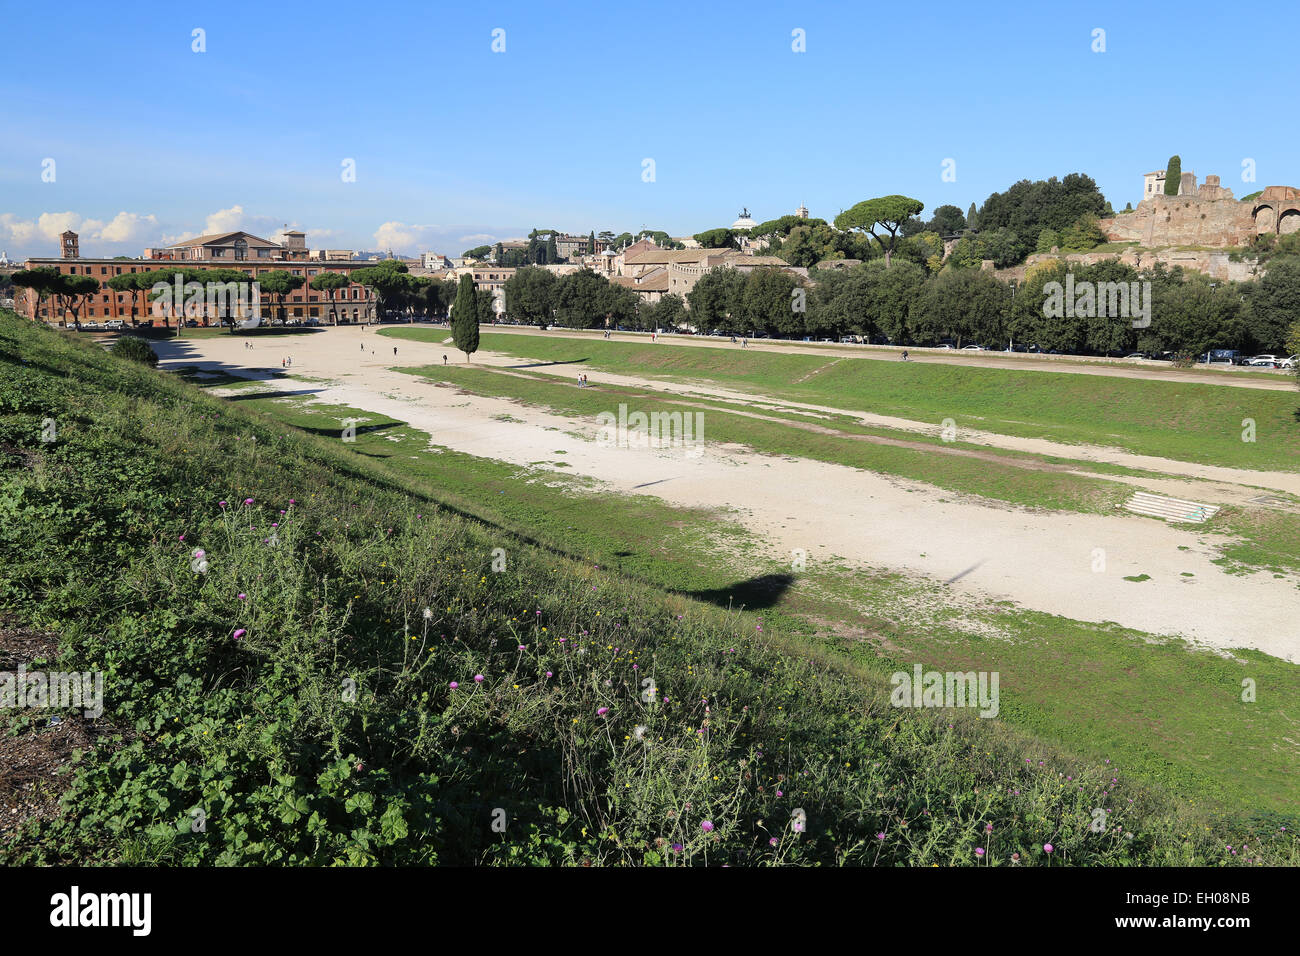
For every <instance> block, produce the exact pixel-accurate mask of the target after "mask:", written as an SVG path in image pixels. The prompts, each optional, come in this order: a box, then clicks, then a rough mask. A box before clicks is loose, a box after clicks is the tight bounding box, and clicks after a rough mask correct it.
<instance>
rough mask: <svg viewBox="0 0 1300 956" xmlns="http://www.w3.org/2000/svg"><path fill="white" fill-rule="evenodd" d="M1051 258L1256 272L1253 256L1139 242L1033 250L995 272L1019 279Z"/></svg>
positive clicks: (1236, 277)
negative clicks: (1115, 247) (1058, 251)
mask: <svg viewBox="0 0 1300 956" xmlns="http://www.w3.org/2000/svg"><path fill="white" fill-rule="evenodd" d="M1170 198H1173V197H1170ZM1052 259H1064V260H1065V261H1066V262H1071V263H1078V264H1079V265H1088V266H1091V265H1096V264H1097V263H1098V262H1105V261H1106V260H1108V259H1118V260H1119V261H1120V262H1122V263H1123V264H1124V265H1128V266H1132V267H1133V268H1135V269H1138V270H1139V271H1140V270H1143V269H1150V268H1151V267H1152V266H1154V265H1155V264H1156V263H1157V262H1161V263H1164V265H1165V267H1166V268H1169V269H1172V268H1173V267H1174V266H1182V267H1183V268H1184V269H1185V270H1187V271H1188V272H1203V273H1205V274H1206V275H1208V276H1209V277H1210V278H1211V279H1222V280H1225V281H1230V282H1245V281H1246V280H1248V279H1253V278H1255V277H1256V275H1257V274H1258V273H1257V265H1256V262H1255V260H1254V259H1242V260H1240V261H1238V262H1233V261H1232V258H1231V256H1230V255H1229V253H1227V252H1218V251H1214V250H1186V249H1172V248H1168V249H1143V248H1141V247H1139V246H1132V247H1130V248H1128V249H1125V250H1124V251H1123V252H1122V253H1119V254H1118V255H1117V254H1116V253H1115V252H1114V251H1111V252H1072V253H1069V254H1067V255H1052V254H1050V253H1034V254H1033V255H1032V256H1030V257H1029V258H1028V259H1026V260H1025V264H1024V265H1021V266H1013V267H1011V268H1010V269H999V270H998V271H997V272H996V273H995V274H996V275H997V277H998V278H999V279H1001V280H1002V281H1003V282H1012V281H1014V282H1017V283H1019V282H1022V281H1024V278H1025V270H1026V269H1027V268H1029V267H1030V266H1032V265H1035V264H1036V263H1039V262H1045V261H1049V260H1052ZM1259 271H1262V270H1259Z"/></svg>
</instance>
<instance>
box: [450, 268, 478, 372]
mask: <svg viewBox="0 0 1300 956" xmlns="http://www.w3.org/2000/svg"><path fill="white" fill-rule="evenodd" d="M451 339H452V341H453V342H455V343H456V348H458V349H460V350H461V351H462V352H464V353H465V361H467V362H468V361H469V357H470V356H471V355H473V354H474V353H475V352H477V351H478V297H477V296H476V295H475V294H474V277H473V276H471V275H468V274H466V275H463V276H461V277H460V285H459V286H457V287H456V304H455V305H453V306H452V308H451Z"/></svg>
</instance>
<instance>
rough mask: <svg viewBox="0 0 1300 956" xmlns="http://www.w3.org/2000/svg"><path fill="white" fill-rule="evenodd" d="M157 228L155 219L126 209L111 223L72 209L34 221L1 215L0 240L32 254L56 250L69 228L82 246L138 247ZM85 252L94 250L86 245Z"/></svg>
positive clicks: (45, 215)
mask: <svg viewBox="0 0 1300 956" xmlns="http://www.w3.org/2000/svg"><path fill="white" fill-rule="evenodd" d="M157 228H158V219H157V217H156V216H154V215H152V214H147V215H146V214H142V213H134V212H126V211H125V210H123V211H122V212H119V213H118V214H117V215H116V216H114V217H113V218H112V219H111V220H109V221H108V222H104V221H103V220H102V219H85V218H82V216H81V215H80V214H78V213H75V212H72V211H71V210H69V211H66V212H43V213H41V214H40V215H39V216H37V217H36V218H35V219H20V218H19V217H17V216H15V215H14V214H12V213H3V214H0V240H3V241H5V242H7V243H12V244H14V245H16V246H18V247H20V248H23V249H24V250H25V251H26V252H27V254H29V255H39V254H40V253H42V252H50V251H56V250H57V247H58V241H59V236H60V235H61V234H62V233H64V232H66V231H67V230H69V229H71V230H72V231H73V232H76V233H79V234H80V236H81V238H82V241H83V243H84V242H92V243H101V244H108V245H114V246H120V245H121V244H123V243H132V244H139V243H141V242H142V241H147V239H148V238H149V237H150V236H152V235H154V230H156V229H157ZM51 247H53V248H51ZM83 251H85V252H91V251H92V250H89V249H85V248H84V246H83ZM114 251H120V250H114Z"/></svg>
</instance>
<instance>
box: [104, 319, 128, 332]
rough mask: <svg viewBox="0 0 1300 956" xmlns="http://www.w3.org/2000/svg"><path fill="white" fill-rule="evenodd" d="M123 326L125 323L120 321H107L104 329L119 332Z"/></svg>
mask: <svg viewBox="0 0 1300 956" xmlns="http://www.w3.org/2000/svg"><path fill="white" fill-rule="evenodd" d="M125 325H126V323H125V322H123V321H122V320H121V319H109V320H108V321H107V322H105V323H104V328H106V329H108V330H109V331H111V332H120V331H122V329H123V328H124V327H125Z"/></svg>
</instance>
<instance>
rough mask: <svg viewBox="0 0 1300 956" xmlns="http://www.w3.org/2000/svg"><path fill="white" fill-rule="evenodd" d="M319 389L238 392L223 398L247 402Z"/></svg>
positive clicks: (230, 400)
mask: <svg viewBox="0 0 1300 956" xmlns="http://www.w3.org/2000/svg"><path fill="white" fill-rule="evenodd" d="M242 381H245V382H250V381H260V380H259V379H247V378H246V379H243V380H242ZM319 391H321V389H319V388H297V389H288V388H284V389H279V390H277V391H274V392H240V393H239V394H238V395H226V396H224V398H225V400H226V401H228V402H247V401H251V400H253V399H257V398H293V397H294V396H295V395H315V394H316V393H317V392H319ZM308 430H309V429H308Z"/></svg>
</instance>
